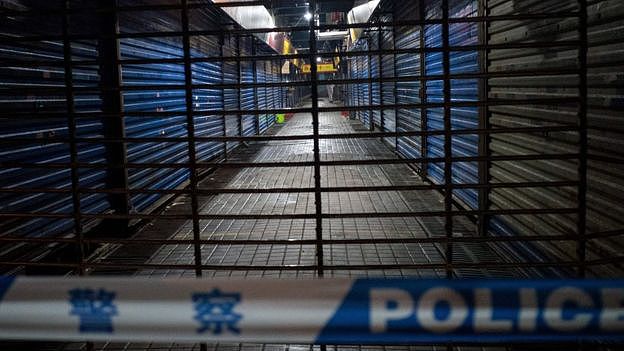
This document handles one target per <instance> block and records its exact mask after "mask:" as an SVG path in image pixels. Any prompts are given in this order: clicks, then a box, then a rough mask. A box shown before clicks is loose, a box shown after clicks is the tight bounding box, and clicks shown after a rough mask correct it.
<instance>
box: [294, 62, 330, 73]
mask: <svg viewBox="0 0 624 351" xmlns="http://www.w3.org/2000/svg"><path fill="white" fill-rule="evenodd" d="M316 71H317V72H318V73H336V72H338V70H336V67H335V66H334V64H333V63H319V64H318V65H316ZM301 72H303V73H305V74H310V73H312V65H303V67H302V69H301Z"/></svg>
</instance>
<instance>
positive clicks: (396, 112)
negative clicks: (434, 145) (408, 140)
mask: <svg viewBox="0 0 624 351" xmlns="http://www.w3.org/2000/svg"><path fill="white" fill-rule="evenodd" d="M395 5H396V3H395V2H393V3H392V22H394V19H395V18H396V8H395ZM396 38H397V30H396V25H394V24H393V25H392V50H394V54H393V55H392V59H393V60H394V62H393V63H394V64H393V72H392V73H393V74H394V76H393V77H398V76H399V71H398V69H397V54H396V49H397V42H396ZM392 84H393V88H392V93H393V95H394V101H393V103H394V106H395V107H394V131H395V132H396V133H398V132H399V130H400V126H401V113H400V111H399V108H398V107H396V106H397V105H398V104H399V99H398V95H399V90H398V83H397V82H393V83H392ZM400 141H401V138H399V137H398V136H397V137H395V138H394V147H395V150H396V151H397V152H399V149H400V147H399V143H400Z"/></svg>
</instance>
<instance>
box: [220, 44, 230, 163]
mask: <svg viewBox="0 0 624 351" xmlns="http://www.w3.org/2000/svg"><path fill="white" fill-rule="evenodd" d="M224 50H225V36H224V35H223V34H222V35H220V36H219V57H220V58H221V84H225V69H226V67H227V63H226V62H225V61H224V60H223V57H224V56H225V51H224ZM221 108H222V109H223V111H225V110H226V107H225V88H223V87H222V88H221ZM227 120H228V116H227V115H225V113H224V114H222V115H221V123H223V130H222V131H221V134H223V136H224V137H225V136H227ZM223 159H224V160H225V161H227V159H228V142H227V141H224V142H223Z"/></svg>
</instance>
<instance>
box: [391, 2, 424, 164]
mask: <svg viewBox="0 0 624 351" xmlns="http://www.w3.org/2000/svg"><path fill="white" fill-rule="evenodd" d="M417 13H418V12H417V4H416V3H403V4H401V5H400V7H399V9H398V10H397V16H399V15H400V16H405V17H407V18H408V19H411V17H413V16H415V15H416V14H417ZM395 45H396V48H397V49H417V48H420V28H419V27H416V26H407V27H397V28H396V38H395ZM420 69H421V59H420V55H417V54H399V55H396V74H397V76H398V77H408V76H410V77H417V76H419V75H420ZM420 88H421V87H420V81H419V80H418V79H413V80H410V81H404V82H397V83H396V101H397V103H398V104H418V103H421V99H420ZM397 112H398V115H397V117H396V119H397V122H396V123H397V130H398V131H399V132H413V131H420V130H421V129H422V128H423V126H422V123H421V113H420V109H418V108H410V109H407V108H401V109H398V111H397ZM397 143H398V145H397V149H398V151H399V152H400V153H401V154H403V155H404V156H406V157H408V158H420V157H422V154H421V144H422V138H421V137H419V136H414V137H401V138H398V142H397Z"/></svg>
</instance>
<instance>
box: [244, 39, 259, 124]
mask: <svg viewBox="0 0 624 351" xmlns="http://www.w3.org/2000/svg"><path fill="white" fill-rule="evenodd" d="M251 45H252V40H251V38H249V37H244V38H240V48H241V55H242V56H249V55H250V54H251V51H252V50H251ZM241 82H242V83H243V84H250V83H251V84H253V83H255V82H254V71H253V63H252V62H251V61H241ZM240 94H241V97H240V99H241V108H242V109H243V110H245V111H249V110H256V109H257V108H258V107H257V106H256V89H255V88H253V87H252V88H243V89H241V93H240ZM242 118H243V134H244V135H245V136H251V135H255V134H256V133H257V131H258V130H259V126H258V118H257V116H256V115H243V117H242Z"/></svg>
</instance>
